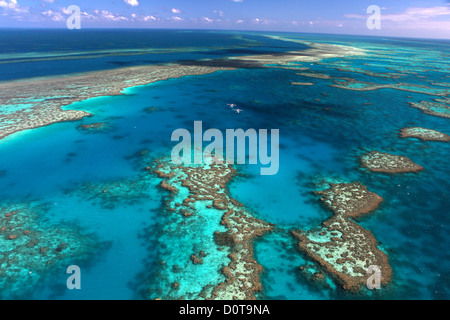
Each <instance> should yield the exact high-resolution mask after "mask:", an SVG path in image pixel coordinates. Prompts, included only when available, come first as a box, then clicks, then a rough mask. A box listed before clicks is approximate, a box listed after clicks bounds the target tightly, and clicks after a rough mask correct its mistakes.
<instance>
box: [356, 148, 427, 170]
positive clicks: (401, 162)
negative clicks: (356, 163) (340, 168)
mask: <svg viewBox="0 0 450 320" xmlns="http://www.w3.org/2000/svg"><path fill="white" fill-rule="evenodd" d="M361 162H362V165H363V167H365V168H367V169H369V170H370V171H374V172H385V173H404V172H418V171H421V170H423V167H421V166H420V165H418V164H416V163H414V162H413V161H411V160H410V159H409V158H408V157H405V156H398V155H393V154H389V153H384V152H378V151H372V152H369V153H366V154H364V155H362V156H361Z"/></svg>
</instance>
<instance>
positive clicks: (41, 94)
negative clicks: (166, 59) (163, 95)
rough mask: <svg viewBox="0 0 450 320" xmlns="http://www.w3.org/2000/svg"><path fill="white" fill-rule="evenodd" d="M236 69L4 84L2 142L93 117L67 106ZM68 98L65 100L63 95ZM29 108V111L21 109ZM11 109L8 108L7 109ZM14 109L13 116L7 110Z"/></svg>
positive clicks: (150, 69)
mask: <svg viewBox="0 0 450 320" xmlns="http://www.w3.org/2000/svg"><path fill="white" fill-rule="evenodd" d="M218 70H232V68H224V67H210V66H196V65H192V66H187V65H178V64H171V65H149V66H136V67H127V68H120V69H111V70H105V71H96V72H88V73H83V74H75V75H72V76H64V77H46V78H33V79H27V80H17V81H10V82H3V83H0V91H2V96H1V97H0V105H1V107H0V139H3V138H5V137H7V136H9V135H11V134H13V133H15V132H18V131H22V130H27V129H34V128H38V127H43V126H47V125H50V124H52V123H57V122H64V121H74V120H80V119H82V118H84V117H87V116H91V114H90V113H88V112H84V111H79V110H62V109H61V108H62V107H63V106H67V105H70V104H71V103H73V102H76V101H82V100H85V99H88V98H92V97H100V96H112V95H121V94H122V90H123V89H125V88H129V87H134V86H139V85H144V84H149V83H153V82H157V81H161V80H167V79H171V78H179V77H183V76H187V75H203V74H207V73H212V72H215V71H218ZM62 92H63V93H64V96H61V93H62ZM21 105H22V106H23V105H26V108H19V107H20V106H21ZM8 106H9V107H11V108H7V107H8ZM9 109H12V112H6V110H9Z"/></svg>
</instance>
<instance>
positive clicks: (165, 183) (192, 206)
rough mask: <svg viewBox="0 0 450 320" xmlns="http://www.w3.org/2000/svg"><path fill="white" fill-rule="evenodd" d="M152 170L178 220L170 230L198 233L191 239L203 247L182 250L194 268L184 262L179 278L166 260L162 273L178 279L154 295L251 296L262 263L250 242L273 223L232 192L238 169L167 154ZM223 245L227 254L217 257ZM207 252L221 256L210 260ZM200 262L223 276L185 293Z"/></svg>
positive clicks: (257, 288)
mask: <svg viewBox="0 0 450 320" xmlns="http://www.w3.org/2000/svg"><path fill="white" fill-rule="evenodd" d="M153 171H154V172H155V173H156V174H157V176H158V177H159V178H162V179H163V180H162V181H161V183H160V187H161V188H162V189H164V190H167V191H169V192H170V196H169V197H168V199H167V200H166V201H165V204H164V207H165V210H166V211H167V213H168V214H169V215H174V216H176V217H177V218H178V219H177V220H175V221H178V222H177V225H175V226H172V228H170V230H175V232H181V233H183V236H184V237H190V236H194V235H197V237H201V239H198V238H197V239H195V240H194V239H192V241H193V242H195V241H197V246H199V247H202V248H203V247H204V248H203V249H202V250H200V253H198V254H197V253H195V254H189V252H186V256H189V259H185V261H188V264H187V267H186V268H188V269H192V268H193V269H192V273H191V272H190V271H189V270H186V268H184V270H183V273H180V274H179V277H178V278H177V275H176V274H175V273H173V272H172V271H170V270H173V267H174V266H169V265H168V262H167V261H165V263H164V264H163V268H165V271H163V272H162V273H163V274H165V277H166V278H174V277H175V278H176V279H177V280H176V281H174V282H173V283H172V285H171V288H170V289H171V290H169V291H168V293H166V294H164V293H162V295H163V296H159V297H158V298H162V299H182V298H184V299H188V298H193V299H217V300H250V299H255V294H256V293H257V292H259V291H261V290H262V287H261V283H260V278H259V275H260V273H261V271H262V266H261V265H260V264H259V263H258V262H257V261H256V260H255V258H254V255H253V242H254V240H255V239H256V238H257V237H261V236H262V235H263V234H265V233H266V232H270V231H271V230H272V228H273V225H271V224H269V223H266V222H264V221H262V220H260V219H257V218H255V217H254V216H253V215H252V213H251V212H250V211H249V210H247V209H246V208H245V207H244V206H243V205H242V204H241V203H239V202H238V201H237V200H235V199H234V198H232V197H231V196H230V194H229V192H228V189H227V184H228V183H229V182H230V180H231V179H232V178H233V177H234V176H236V174H237V173H236V169H235V168H234V167H233V166H232V165H230V164H215V163H213V164H210V165H206V164H204V165H174V164H173V163H172V162H171V161H170V160H159V161H157V163H156V166H155V168H154V170H153ZM208 215H211V216H212V218H211V219H207V221H208V223H204V222H202V221H204V220H205V217H208ZM213 219H214V220H215V221H216V222H217V225H216V226H214V225H211V224H214V220H213ZM199 222H200V223H199ZM207 224H209V225H207ZM193 228H195V229H193ZM212 230H215V231H212ZM211 232H212V234H209V233H211ZM185 240H187V241H191V240H188V239H185ZM222 251H225V252H226V254H227V255H222V257H225V259H221V258H220V252H222ZM201 252H203V254H201ZM210 255H212V256H218V257H219V258H218V259H215V260H212V259H209V260H208V258H209V256H210ZM203 257H204V258H203ZM178 260H181V259H180V258H179V259H178ZM189 262H190V263H189ZM205 264H208V265H209V266H205ZM202 267H204V268H210V269H212V270H214V271H213V272H218V273H221V276H220V277H216V279H218V280H217V281H215V283H209V284H205V285H204V286H203V288H200V289H198V290H197V292H195V293H192V292H189V293H187V290H188V289H189V290H192V288H193V287H195V284H196V283H197V282H198V281H199V279H198V278H196V276H195V274H196V272H199V271H198V269H196V268H202ZM190 274H191V275H192V276H191V277H190V276H189V275H190ZM163 281H164V280H163ZM174 283H176V285H174ZM183 288H186V289H185V290H184V291H183ZM183 292H184V293H183Z"/></svg>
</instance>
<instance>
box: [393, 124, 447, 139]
mask: <svg viewBox="0 0 450 320" xmlns="http://www.w3.org/2000/svg"><path fill="white" fill-rule="evenodd" d="M400 137H402V138H418V139H421V140H424V141H442V142H448V141H450V136H449V135H448V134H445V133H443V132H439V131H437V130H432V129H427V128H421V127H410V128H403V129H402V130H400Z"/></svg>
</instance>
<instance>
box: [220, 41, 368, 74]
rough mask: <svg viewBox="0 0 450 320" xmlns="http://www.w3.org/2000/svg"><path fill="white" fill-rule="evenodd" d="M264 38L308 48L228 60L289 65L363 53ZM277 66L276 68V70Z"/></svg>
mask: <svg viewBox="0 0 450 320" xmlns="http://www.w3.org/2000/svg"><path fill="white" fill-rule="evenodd" d="M265 37H267V38H270V39H275V40H281V41H287V42H294V43H299V44H303V45H306V46H308V47H309V48H308V49H306V50H302V51H287V52H280V53H276V54H261V55H248V56H240V57H231V58H229V59H230V60H233V59H239V60H241V61H247V62H255V63H258V64H262V65H270V64H277V65H289V64H290V63H293V62H318V61H321V60H323V59H328V58H338V57H349V56H361V55H364V54H365V52H364V50H362V49H359V48H355V47H351V46H345V45H338V44H330V43H317V42H311V41H306V40H300V39H292V38H287V37H280V36H271V35H265ZM278 67H279V66H277V68H278Z"/></svg>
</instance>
